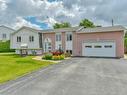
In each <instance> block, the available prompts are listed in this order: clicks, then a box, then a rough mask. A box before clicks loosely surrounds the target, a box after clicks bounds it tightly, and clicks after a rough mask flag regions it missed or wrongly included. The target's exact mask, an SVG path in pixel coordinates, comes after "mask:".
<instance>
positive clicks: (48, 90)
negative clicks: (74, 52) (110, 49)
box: [0, 58, 127, 95]
mask: <svg viewBox="0 0 127 95" xmlns="http://www.w3.org/2000/svg"><path fill="white" fill-rule="evenodd" d="M0 95H127V60H122V59H103V58H72V59H70V60H66V61H64V62H62V63H60V64H57V65H53V66H50V67H48V68H46V69H43V70H39V71H37V72H35V73H32V74H29V75H27V76H25V77H22V78H19V79H17V80H15V81H11V82H8V83H7V84H4V85H1V86H0Z"/></svg>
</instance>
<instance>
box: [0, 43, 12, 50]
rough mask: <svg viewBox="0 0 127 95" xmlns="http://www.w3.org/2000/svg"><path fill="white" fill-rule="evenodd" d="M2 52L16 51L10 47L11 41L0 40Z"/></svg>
mask: <svg viewBox="0 0 127 95" xmlns="http://www.w3.org/2000/svg"><path fill="white" fill-rule="evenodd" d="M0 52H14V50H12V49H10V41H6V42H2V41H0Z"/></svg>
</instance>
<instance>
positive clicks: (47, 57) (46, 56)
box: [42, 53, 53, 60]
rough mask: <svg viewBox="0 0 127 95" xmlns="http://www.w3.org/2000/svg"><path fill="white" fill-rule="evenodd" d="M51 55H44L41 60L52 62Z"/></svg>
mask: <svg viewBox="0 0 127 95" xmlns="http://www.w3.org/2000/svg"><path fill="white" fill-rule="evenodd" d="M52 57H53V55H52V54H51V53H47V54H45V55H44V56H43V57H42V58H43V59H46V60H52Z"/></svg>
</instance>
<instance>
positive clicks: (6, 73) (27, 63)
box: [0, 53, 55, 83]
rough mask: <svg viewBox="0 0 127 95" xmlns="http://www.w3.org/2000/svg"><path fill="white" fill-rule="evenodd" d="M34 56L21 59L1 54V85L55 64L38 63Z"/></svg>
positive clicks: (13, 55)
mask: <svg viewBox="0 0 127 95" xmlns="http://www.w3.org/2000/svg"><path fill="white" fill-rule="evenodd" d="M32 58H33V56H27V57H20V56H19V55H15V54H12V53H11V54H4V53H2V54H0V83H2V82H5V81H8V80H12V79H16V78H17V77H19V76H21V75H24V74H27V73H29V72H31V71H33V70H37V69H39V68H43V67H46V66H49V65H51V64H55V63H52V62H46V61H37V60H33V59H32Z"/></svg>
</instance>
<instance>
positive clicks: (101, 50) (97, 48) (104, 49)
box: [82, 42, 116, 57]
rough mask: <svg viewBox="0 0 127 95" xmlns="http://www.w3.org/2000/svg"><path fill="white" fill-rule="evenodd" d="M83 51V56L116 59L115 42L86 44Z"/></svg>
mask: <svg viewBox="0 0 127 95" xmlns="http://www.w3.org/2000/svg"><path fill="white" fill-rule="evenodd" d="M82 49H83V50H82V55H83V56H93V57H116V45H115V42H86V43H83V47H82Z"/></svg>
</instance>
